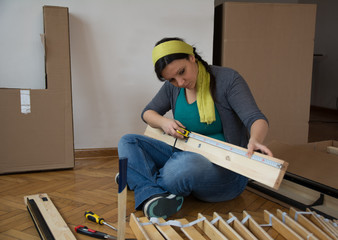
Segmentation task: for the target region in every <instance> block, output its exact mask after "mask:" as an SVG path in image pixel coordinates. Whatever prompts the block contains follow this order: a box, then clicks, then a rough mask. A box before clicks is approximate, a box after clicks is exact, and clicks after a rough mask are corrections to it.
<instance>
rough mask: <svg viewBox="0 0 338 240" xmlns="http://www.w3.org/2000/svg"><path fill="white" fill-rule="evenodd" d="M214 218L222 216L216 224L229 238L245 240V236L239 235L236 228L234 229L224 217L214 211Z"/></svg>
mask: <svg viewBox="0 0 338 240" xmlns="http://www.w3.org/2000/svg"><path fill="white" fill-rule="evenodd" d="M213 218H214V219H215V218H220V219H219V220H218V221H217V222H216V223H215V224H214V226H215V227H216V228H217V229H218V230H219V231H220V232H221V233H223V235H224V236H225V237H227V238H229V239H234V240H243V239H244V238H242V237H241V235H239V234H238V233H237V232H236V230H235V229H233V228H232V227H231V226H230V225H229V224H228V223H227V222H226V221H225V220H224V219H223V218H221V217H220V215H218V213H216V212H214V215H213Z"/></svg>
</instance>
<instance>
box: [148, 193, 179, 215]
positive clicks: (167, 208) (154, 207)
mask: <svg viewBox="0 0 338 240" xmlns="http://www.w3.org/2000/svg"><path fill="white" fill-rule="evenodd" d="M183 199H184V198H183V197H181V196H176V195H173V194H172V195H169V196H167V197H163V196H159V197H156V198H154V199H152V200H151V201H149V202H147V203H146V205H145V206H144V209H146V211H144V213H145V215H146V217H148V218H151V217H156V218H163V219H166V218H168V217H170V216H172V215H174V214H175V213H177V212H178V211H179V210H180V209H181V207H182V205H183Z"/></svg>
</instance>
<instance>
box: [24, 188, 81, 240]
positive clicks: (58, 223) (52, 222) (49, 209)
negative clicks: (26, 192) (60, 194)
mask: <svg viewBox="0 0 338 240" xmlns="http://www.w3.org/2000/svg"><path fill="white" fill-rule="evenodd" d="M28 199H32V200H34V201H35V203H36V205H37V207H38V208H39V211H40V212H41V215H42V217H43V218H44V220H45V222H46V224H47V225H48V228H49V230H50V231H51V233H52V234H53V236H54V238H56V239H66V240H71V239H73V240H76V238H75V236H74V235H73V233H72V232H71V231H70V229H69V227H68V225H67V223H66V222H65V221H64V220H63V218H62V217H61V215H60V213H59V211H58V210H57V209H56V207H55V206H54V204H53V202H52V201H51V200H50V198H49V197H48V195H47V194H46V193H41V194H36V195H30V196H25V197H24V201H25V204H26V205H27V201H28Z"/></svg>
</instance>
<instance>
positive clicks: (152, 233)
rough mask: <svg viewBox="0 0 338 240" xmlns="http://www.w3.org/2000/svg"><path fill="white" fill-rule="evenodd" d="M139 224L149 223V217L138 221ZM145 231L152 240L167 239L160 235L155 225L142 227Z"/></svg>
mask: <svg viewBox="0 0 338 240" xmlns="http://www.w3.org/2000/svg"><path fill="white" fill-rule="evenodd" d="M138 220H139V222H140V223H141V224H142V223H148V222H149V219H148V218H147V217H141V218H139V219H138ZM142 227H143V229H144V231H145V232H146V233H147V235H148V236H149V238H150V239H154V240H155V239H156V240H161V239H165V238H164V237H163V236H162V235H161V233H159V232H158V231H157V229H156V227H155V226H154V225H153V224H148V225H143V226H142Z"/></svg>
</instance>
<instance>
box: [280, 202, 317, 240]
mask: <svg viewBox="0 0 338 240" xmlns="http://www.w3.org/2000/svg"><path fill="white" fill-rule="evenodd" d="M277 218H278V219H279V220H281V221H282V222H283V223H285V224H286V225H287V226H288V227H290V228H291V229H292V230H293V231H295V232H296V233H297V234H298V235H299V236H301V237H302V238H304V239H308V240H318V238H317V237H315V236H314V235H313V234H312V233H311V232H309V231H308V230H307V229H306V228H304V227H303V226H302V225H300V224H299V223H297V222H296V221H295V220H293V219H292V218H291V217H290V216H289V215H287V214H286V213H285V214H283V212H282V211H281V210H280V209H277Z"/></svg>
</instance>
